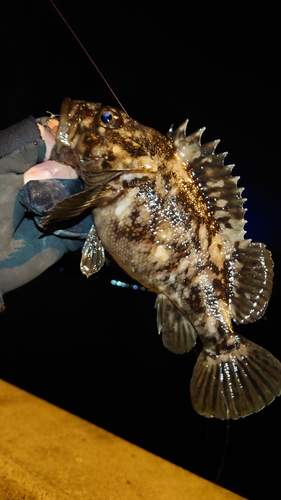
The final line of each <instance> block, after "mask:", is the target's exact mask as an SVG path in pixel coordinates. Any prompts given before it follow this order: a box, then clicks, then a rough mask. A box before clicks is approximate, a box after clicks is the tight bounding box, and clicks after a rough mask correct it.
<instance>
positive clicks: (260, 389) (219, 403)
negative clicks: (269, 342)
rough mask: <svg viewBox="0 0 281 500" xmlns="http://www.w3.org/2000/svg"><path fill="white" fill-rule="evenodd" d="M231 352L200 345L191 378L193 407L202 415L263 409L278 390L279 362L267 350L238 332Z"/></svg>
mask: <svg viewBox="0 0 281 500" xmlns="http://www.w3.org/2000/svg"><path fill="white" fill-rule="evenodd" d="M237 338H238V339H239V342H240V345H239V347H238V348H235V349H233V350H232V351H231V352H227V353H225V354H220V355H217V356H210V354H209V353H208V352H207V351H206V350H204V349H203V351H202V352H201V353H200V355H199V357H198V360H197V363H196V365H195V368H194V371H193V376H192V379H191V387H190V392H191V400H192V405H193V408H194V409H195V410H196V411H197V413H199V414H200V415H204V416H205V417H216V418H220V419H222V420H223V419H226V418H232V419H238V418H240V417H246V416H247V415H250V414H251V413H254V412H258V411H260V410H262V408H264V407H265V406H266V405H268V404H270V403H271V402H272V401H273V400H274V399H275V397H277V396H279V395H280V394H281V363H280V362H279V361H278V360H277V359H276V358H275V357H274V356H272V354H270V352H268V351H266V350H265V349H263V348H262V347H260V346H258V345H257V344H254V343H253V342H250V341H249V340H247V339H245V338H244V337H241V336H239V337H238V336H237Z"/></svg>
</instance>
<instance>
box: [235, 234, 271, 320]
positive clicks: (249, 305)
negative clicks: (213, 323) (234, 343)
mask: <svg viewBox="0 0 281 500" xmlns="http://www.w3.org/2000/svg"><path fill="white" fill-rule="evenodd" d="M233 256H234V263H235V264H234V283H233V295H232V298H231V302H230V306H231V317H232V318H233V319H234V321H235V322H236V323H253V322H254V321H256V320H257V319H260V318H261V317H262V316H263V314H264V312H265V310H266V307H267V304H268V301H269V299H270V296H271V291H272V285H273V261H272V258H271V253H270V252H269V250H267V249H266V248H265V245H264V244H263V243H250V244H249V246H248V247H246V248H243V245H241V247H239V248H237V249H236V250H235V252H234V255H233Z"/></svg>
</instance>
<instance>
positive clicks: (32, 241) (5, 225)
mask: <svg viewBox="0 0 281 500" xmlns="http://www.w3.org/2000/svg"><path fill="white" fill-rule="evenodd" d="M45 151H46V147H45V143H44V141H43V140H42V138H41V136H40V132H39V129H38V127H37V125H36V121H35V119H34V118H32V117H29V118H27V119H25V120H23V121H22V122H20V123H18V124H16V125H14V126H12V127H10V128H8V129H6V130H4V131H1V132H0V312H1V311H3V310H4V301H3V298H2V295H3V294H5V293H6V292H8V291H10V290H13V289H15V288H18V287H20V286H21V285H24V284H25V283H27V282H29V281H31V280H32V279H34V278H35V277H37V276H38V275H39V274H41V273H42V272H43V271H45V270H46V269H47V268H48V267H50V266H51V265H52V264H54V263H55V262H56V261H57V260H59V259H60V258H61V257H62V256H63V255H64V253H65V252H67V251H68V250H72V251H74V250H77V249H78V248H79V247H81V246H82V243H81V240H83V239H85V237H86V235H87V233H88V231H89V229H90V227H91V225H92V219H91V216H88V217H87V218H86V219H85V220H83V221H78V225H76V226H74V227H70V228H69V227H64V228H61V227H60V228H56V231H55V234H54V233H53V232H52V233H50V229H48V230H47V231H45V230H43V229H41V227H40V224H38V222H40V221H39V220H38V218H37V217H38V216H40V215H44V212H45V210H46V209H49V208H51V207H52V206H53V205H54V204H55V203H56V202H57V201H60V200H61V199H63V198H64V197H65V196H70V195H72V194H75V193H76V192H79V191H81V190H83V184H82V183H81V181H80V180H79V179H71V180H69V179H67V180H60V179H50V180H47V181H30V182H28V183H27V184H26V185H25V186H24V184H23V175H22V174H23V173H24V172H25V171H26V170H28V169H29V168H30V167H32V166H34V165H36V164H37V163H41V162H42V161H43V159H44V156H45ZM34 214H35V215H34ZM72 225H73V223H72Z"/></svg>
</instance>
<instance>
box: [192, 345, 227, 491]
mask: <svg viewBox="0 0 281 500" xmlns="http://www.w3.org/2000/svg"><path fill="white" fill-rule="evenodd" d="M193 351H194V352H195V354H196V356H197V357H198V356H199V354H198V352H197V350H196V348H195V347H193ZM209 372H210V369H209ZM212 378H213V379H214V382H215V384H216V383H217V380H216V377H215V376H214V375H212ZM223 398H224V402H225V406H226V412H227V418H226V419H225V420H226V422H227V425H226V434H225V440H224V447H223V452H222V456H221V461H220V464H219V468H218V472H217V475H216V479H215V480H214V483H215V484H219V480H220V477H221V473H222V470H223V466H224V461H225V457H226V452H227V447H228V443H229V440H230V426H231V420H230V418H229V408H228V404H227V400H226V397H225V396H224V395H223Z"/></svg>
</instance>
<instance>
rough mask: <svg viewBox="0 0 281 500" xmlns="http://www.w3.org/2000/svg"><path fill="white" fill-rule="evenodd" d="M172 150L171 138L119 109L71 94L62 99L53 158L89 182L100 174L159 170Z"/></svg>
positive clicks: (89, 183)
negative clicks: (77, 98) (72, 97)
mask: <svg viewBox="0 0 281 500" xmlns="http://www.w3.org/2000/svg"><path fill="white" fill-rule="evenodd" d="M173 151H174V145H173V142H172V141H171V140H170V139H169V138H167V137H165V136H164V135H162V134H161V133H159V132H157V131H156V130H154V129H152V128H150V127H146V126H144V125H141V124H140V123H139V122H137V121H136V120H133V119H132V118H130V117H129V116H128V115H126V114H125V113H124V112H123V111H121V110H119V109H116V108H113V107H111V106H103V105H102V104H100V103H91V102H87V101H78V100H71V99H69V98H66V99H64V101H63V103H62V107H61V113H60V122H59V127H58V131H57V144H56V146H55V148H54V152H53V158H54V159H56V160H58V161H60V162H63V163H68V164H71V165H72V166H73V167H74V168H75V169H76V172H77V174H78V176H79V177H80V178H81V179H82V180H83V181H84V182H85V184H86V185H87V186H91V185H92V182H93V179H94V180H95V181H96V178H97V176H98V175H99V174H103V175H105V174H106V175H107V173H108V174H109V175H111V177H112V172H116V174H117V173H118V174H120V172H132V171H134V172H156V171H157V169H158V167H159V166H160V165H161V164H163V161H165V159H166V158H167V157H169V156H170V155H171V154H172V153H173ZM110 173H111V174H110Z"/></svg>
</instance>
